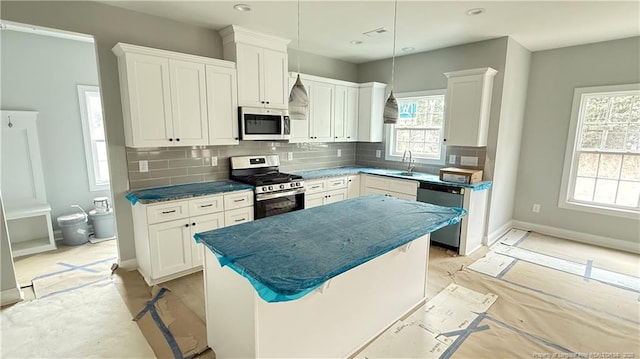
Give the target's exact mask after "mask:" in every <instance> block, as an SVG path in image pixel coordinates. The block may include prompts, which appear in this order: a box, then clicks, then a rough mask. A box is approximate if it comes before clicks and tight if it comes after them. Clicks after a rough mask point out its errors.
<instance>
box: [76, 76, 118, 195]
mask: <svg viewBox="0 0 640 359" xmlns="http://www.w3.org/2000/svg"><path fill="white" fill-rule="evenodd" d="M88 92H94V93H98V96H100V101H101V102H102V95H101V94H100V87H98V86H93V85H78V103H79V105H80V123H81V124H82V138H83V142H84V158H85V161H86V165H87V176H88V177H87V180H88V181H89V190H90V191H91V192H98V191H108V190H109V188H110V182H111V181H109V182H108V183H105V184H98V181H97V180H96V173H95V172H96V167H95V166H96V163H95V160H96V156H97V154H96V153H95V149H94V146H93V143H92V141H91V129H90V127H89V112H88V109H87V96H86V94H87V93H88ZM102 116H103V118H104V110H103V114H102ZM105 144H106V140H105ZM107 151H108V149H107Z"/></svg>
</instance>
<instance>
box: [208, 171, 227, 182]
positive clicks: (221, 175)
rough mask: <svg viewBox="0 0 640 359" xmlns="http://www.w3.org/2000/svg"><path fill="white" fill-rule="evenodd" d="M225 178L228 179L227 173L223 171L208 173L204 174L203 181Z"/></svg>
mask: <svg viewBox="0 0 640 359" xmlns="http://www.w3.org/2000/svg"><path fill="white" fill-rule="evenodd" d="M226 179H229V175H228V174H224V173H210V174H206V175H204V180H205V181H222V180H226Z"/></svg>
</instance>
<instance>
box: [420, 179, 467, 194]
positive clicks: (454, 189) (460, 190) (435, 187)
mask: <svg viewBox="0 0 640 359" xmlns="http://www.w3.org/2000/svg"><path fill="white" fill-rule="evenodd" d="M420 188H421V189H428V190H431V191H438V192H446V193H453V194H464V190H465V188H464V187H458V186H449V185H443V184H437V183H429V182H420Z"/></svg>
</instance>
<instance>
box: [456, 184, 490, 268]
mask: <svg viewBox="0 0 640 359" xmlns="http://www.w3.org/2000/svg"><path fill="white" fill-rule="evenodd" d="M488 193H489V190H482V191H473V190H471V189H469V188H466V189H465V194H464V205H463V207H464V208H467V210H468V213H467V215H466V216H464V217H463V218H462V223H463V225H462V231H461V233H460V254H461V255H464V256H468V255H470V254H472V253H473V252H475V251H476V250H477V249H478V248H480V247H482V243H483V239H484V225H485V219H486V212H487V197H488V196H487V194H488Z"/></svg>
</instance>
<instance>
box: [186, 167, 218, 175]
mask: <svg viewBox="0 0 640 359" xmlns="http://www.w3.org/2000/svg"><path fill="white" fill-rule="evenodd" d="M215 169H216V168H215V167H210V166H209V167H189V168H187V173H188V174H189V175H204V174H208V173H214V172H216V170H215Z"/></svg>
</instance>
